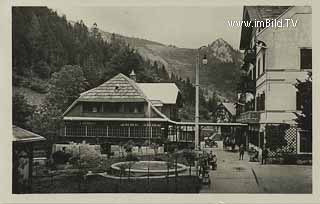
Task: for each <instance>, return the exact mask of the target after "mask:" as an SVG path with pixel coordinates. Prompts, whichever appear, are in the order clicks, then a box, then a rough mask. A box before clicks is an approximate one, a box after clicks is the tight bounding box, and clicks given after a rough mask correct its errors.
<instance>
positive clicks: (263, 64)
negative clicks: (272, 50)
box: [262, 51, 266, 73]
mask: <svg viewBox="0 0 320 204" xmlns="http://www.w3.org/2000/svg"><path fill="white" fill-rule="evenodd" d="M265 70H266V53H265V51H263V53H262V73H264V72H265Z"/></svg>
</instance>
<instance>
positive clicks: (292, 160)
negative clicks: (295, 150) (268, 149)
mask: <svg viewBox="0 0 320 204" xmlns="http://www.w3.org/2000/svg"><path fill="white" fill-rule="evenodd" d="M283 163H284V164H296V163H297V155H296V154H284V155H283Z"/></svg>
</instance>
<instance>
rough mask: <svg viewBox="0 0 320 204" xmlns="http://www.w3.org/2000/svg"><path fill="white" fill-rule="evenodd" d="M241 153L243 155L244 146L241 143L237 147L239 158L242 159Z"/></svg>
mask: <svg viewBox="0 0 320 204" xmlns="http://www.w3.org/2000/svg"><path fill="white" fill-rule="evenodd" d="M243 155H244V146H243V144H241V145H240V147H239V160H243Z"/></svg>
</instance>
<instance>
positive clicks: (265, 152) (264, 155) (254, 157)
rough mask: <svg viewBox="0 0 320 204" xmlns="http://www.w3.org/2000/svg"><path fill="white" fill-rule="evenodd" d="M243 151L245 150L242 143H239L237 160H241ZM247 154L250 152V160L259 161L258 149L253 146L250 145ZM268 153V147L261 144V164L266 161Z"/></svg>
mask: <svg viewBox="0 0 320 204" xmlns="http://www.w3.org/2000/svg"><path fill="white" fill-rule="evenodd" d="M244 151H245V148H244V145H243V144H241V145H240V147H239V160H243V156H244ZM249 154H250V161H253V162H258V161H259V151H258V150H256V149H255V148H253V147H252V148H251V149H250V150H249ZM268 154H269V152H268V149H267V148H266V147H265V146H263V148H262V155H261V164H266V163H267V158H268Z"/></svg>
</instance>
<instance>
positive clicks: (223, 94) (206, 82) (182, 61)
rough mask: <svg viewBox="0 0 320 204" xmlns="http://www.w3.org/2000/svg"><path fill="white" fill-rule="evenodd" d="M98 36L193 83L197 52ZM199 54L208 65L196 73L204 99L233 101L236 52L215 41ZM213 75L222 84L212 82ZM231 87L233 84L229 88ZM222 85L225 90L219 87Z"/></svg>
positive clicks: (239, 57) (104, 33)
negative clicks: (120, 43) (124, 45)
mask: <svg viewBox="0 0 320 204" xmlns="http://www.w3.org/2000/svg"><path fill="white" fill-rule="evenodd" d="M100 33H101V35H102V38H103V39H104V40H106V41H110V40H111V39H112V35H114V36H115V37H116V38H121V39H123V40H124V41H125V42H126V43H128V44H129V45H130V46H131V47H133V48H135V49H136V50H137V51H138V52H139V54H140V55H141V56H142V57H143V58H144V59H145V60H150V61H151V62H157V63H160V64H161V65H164V66H165V68H166V70H167V71H168V73H169V74H170V75H171V74H175V75H176V76H178V77H181V78H182V79H185V80H187V79H188V78H189V79H190V81H191V82H192V83H194V81H195V61H196V56H197V49H194V48H180V47H177V46H175V45H166V44H163V43H159V42H156V41H151V40H147V39H141V38H137V37H128V36H124V35H120V34H112V33H109V32H107V31H103V30H100ZM200 54H201V55H204V54H206V55H207V58H208V61H209V64H208V65H207V66H206V68H205V70H200V86H201V87H202V88H203V89H205V92H208V94H207V95H211V94H212V93H213V92H216V93H217V94H218V96H219V98H220V100H221V101H233V100H234V99H235V98H236V94H235V86H233V85H235V83H236V81H237V77H238V74H239V67H240V65H241V62H242V58H243V56H242V54H241V53H240V51H238V50H236V49H234V48H233V47H232V46H231V45H230V44H229V43H228V42H227V41H226V40H224V39H223V38H222V37H219V38H217V39H216V40H214V41H212V42H211V43H209V44H208V45H207V46H206V47H204V48H203V49H201V52H200ZM226 66H228V68H227V69H226V70H223V67H226ZM217 72H218V73H217ZM225 72H232V73H235V74H232V73H229V74H228V73H225ZM216 74H218V76H220V77H222V79H223V80H217V79H215V75H216ZM234 79H235V80H234ZM232 83H234V84H233V85H232ZM224 85H225V86H226V88H224V87H223V86H224Z"/></svg>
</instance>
